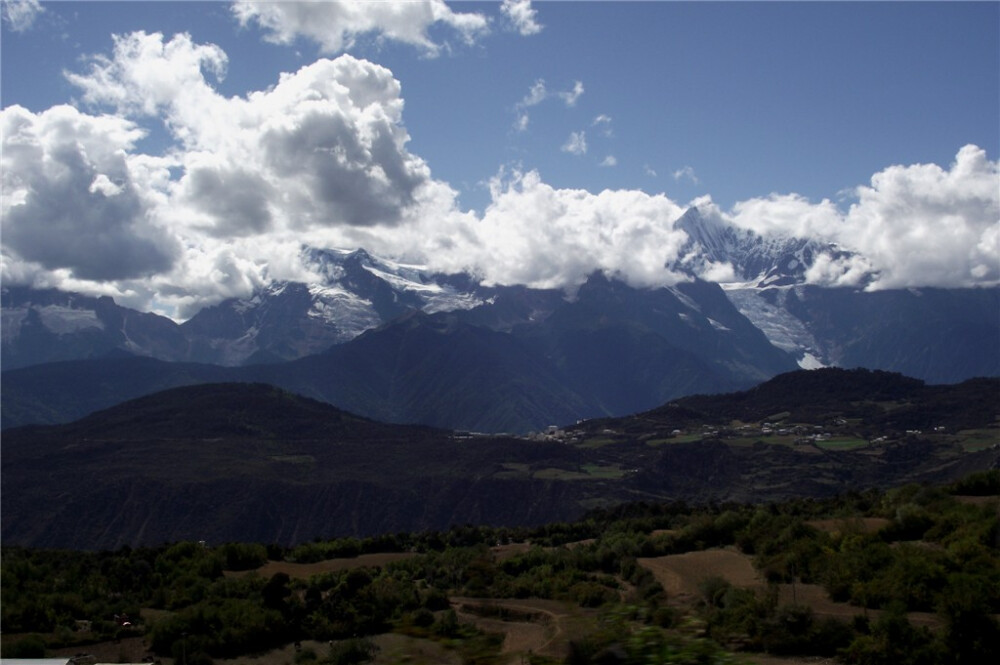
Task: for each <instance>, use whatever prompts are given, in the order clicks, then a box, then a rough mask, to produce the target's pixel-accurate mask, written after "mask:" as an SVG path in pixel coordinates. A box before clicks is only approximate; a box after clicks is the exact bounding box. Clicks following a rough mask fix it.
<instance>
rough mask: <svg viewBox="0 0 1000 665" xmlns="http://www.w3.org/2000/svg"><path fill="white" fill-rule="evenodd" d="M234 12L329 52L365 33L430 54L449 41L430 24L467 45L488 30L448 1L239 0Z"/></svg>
mask: <svg viewBox="0 0 1000 665" xmlns="http://www.w3.org/2000/svg"><path fill="white" fill-rule="evenodd" d="M232 12H233V14H234V15H235V16H236V18H237V19H238V20H239V22H240V24H241V25H243V26H247V25H249V24H250V23H256V24H257V25H259V26H260V27H261V28H262V29H263V30H264V32H265V34H266V38H267V39H268V40H269V41H272V42H275V43H278V44H291V43H294V42H295V40H296V39H297V38H299V37H303V38H306V39H309V40H311V41H313V42H316V43H317V44H319V46H320V48H322V49H323V52H324V53H328V54H335V53H340V52H341V51H346V50H348V49H350V48H352V47H353V46H354V44H355V41H356V40H357V38H358V37H359V36H361V35H369V34H370V35H374V36H375V37H376V38H377V39H378V40H391V41H397V42H402V43H404V44H410V45H411V46H414V47H416V48H418V49H420V50H421V51H423V52H424V53H425V54H426V55H429V56H435V55H438V54H439V53H440V51H441V50H442V49H443V48H446V45H442V44H440V43H437V42H435V41H434V40H432V39H431V37H430V36H429V34H428V30H429V29H430V28H431V26H433V25H436V24H442V25H446V26H448V27H450V28H451V29H453V30H454V31H455V32H456V33H457V34H458V35H459V36H460V38H461V39H462V41H463V42H465V43H466V44H471V43H473V42H474V41H475V40H476V38H477V37H479V36H480V35H484V34H486V33H487V32H488V31H489V27H488V21H487V19H486V17H485V16H483V15H482V14H476V13H456V12H453V11H452V10H451V8H449V7H448V5H446V4H445V3H444V0H423V1H399V2H392V1H388V0H380V1H378V2H357V1H355V0H343V1H341V0H326V1H324V2H257V1H256V0H236V2H233V4H232Z"/></svg>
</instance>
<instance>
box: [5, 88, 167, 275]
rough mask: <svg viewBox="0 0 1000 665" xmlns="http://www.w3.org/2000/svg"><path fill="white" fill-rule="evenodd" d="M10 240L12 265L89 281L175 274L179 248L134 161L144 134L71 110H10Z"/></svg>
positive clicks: (112, 120) (7, 202) (7, 201)
mask: <svg viewBox="0 0 1000 665" xmlns="http://www.w3.org/2000/svg"><path fill="white" fill-rule="evenodd" d="M0 127H2V132H0V134H2V136H3V157H2V165H3V168H2V171H3V199H2V211H3V240H4V252H5V254H6V256H5V259H8V260H5V262H4V263H5V264H7V263H8V262H9V260H10V259H13V258H15V257H16V258H17V259H19V260H21V261H26V262H31V263H35V264H37V265H38V266H40V267H42V268H44V269H47V270H53V271H54V270H63V271H65V272H66V274H68V275H71V276H75V277H77V278H81V279H90V280H97V281H106V280H115V279H126V278H132V277H138V276H142V275H149V274H153V273H156V272H160V271H163V270H167V269H169V268H170V267H171V266H172V265H173V263H174V261H175V259H176V256H177V253H178V250H179V247H178V246H177V243H176V242H174V240H173V239H172V238H171V237H170V236H169V235H168V234H167V233H166V231H164V230H163V229H162V228H160V227H158V226H157V225H156V224H154V223H151V222H150V215H151V205H150V201H149V200H147V199H146V198H145V197H144V195H143V192H142V191H140V188H139V187H137V186H136V183H135V182H134V178H133V175H132V173H131V169H130V166H129V159H128V153H129V152H130V151H131V150H132V149H133V148H134V145H135V142H136V141H137V140H139V139H140V138H141V137H142V136H143V132H142V131H141V130H140V129H138V128H137V127H136V126H135V125H134V124H133V123H131V122H129V121H127V120H124V119H122V118H117V117H113V116H106V115H104V116H88V115H85V114H82V113H80V112H79V111H77V110H76V109H75V108H73V107H70V106H56V107H53V108H50V109H48V110H47V111H44V112H42V113H39V114H35V113H32V112H31V111H28V110H27V109H24V108H22V107H20V106H12V107H8V108H6V109H4V110H3V111H2V112H0Z"/></svg>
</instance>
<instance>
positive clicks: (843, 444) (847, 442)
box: [816, 436, 868, 450]
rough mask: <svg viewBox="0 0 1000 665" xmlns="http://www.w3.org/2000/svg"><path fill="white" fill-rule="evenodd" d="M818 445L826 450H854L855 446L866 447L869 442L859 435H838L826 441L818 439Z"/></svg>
mask: <svg viewBox="0 0 1000 665" xmlns="http://www.w3.org/2000/svg"><path fill="white" fill-rule="evenodd" d="M816 445H817V446H819V447H820V448H823V449H824V450H853V449H855V448H864V447H865V446H867V445H868V442H867V441H865V440H864V439H859V438H857V437H851V436H837V437H833V438H831V439H827V440H826V441H817V442H816Z"/></svg>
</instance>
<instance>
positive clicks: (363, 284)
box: [181, 249, 482, 365]
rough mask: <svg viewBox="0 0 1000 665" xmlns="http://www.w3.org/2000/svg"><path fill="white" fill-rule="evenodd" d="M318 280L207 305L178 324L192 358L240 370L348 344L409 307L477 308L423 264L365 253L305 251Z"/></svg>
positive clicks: (473, 297) (474, 300)
mask: <svg viewBox="0 0 1000 665" xmlns="http://www.w3.org/2000/svg"><path fill="white" fill-rule="evenodd" d="M306 259H307V262H308V263H309V265H310V266H311V267H312V268H313V269H314V270H315V271H316V273H317V274H318V275H319V276H320V278H321V279H320V281H318V282H314V283H310V284H305V283H301V282H275V283H272V284H269V285H267V286H265V287H263V288H260V289H258V290H257V291H256V292H255V293H254V294H253V295H252V296H250V297H249V298H230V299H228V300H225V301H223V302H221V303H219V304H218V305H215V306H213V307H207V308H205V309H203V310H201V311H200V312H198V314H196V315H195V316H193V317H192V318H191V319H190V320H188V321H186V322H185V323H183V324H182V325H181V329H182V330H183V331H184V334H185V335H186V336H187V337H188V339H190V340H191V343H192V353H191V357H190V359H191V360H197V361H201V362H213V363H218V364H222V365H243V364H248V363H249V364H253V363H261V362H276V361H281V360H293V359H295V358H300V357H302V356H306V355H309V354H312V353H319V352H320V351H325V350H326V349H328V348H329V347H331V346H333V345H334V344H341V343H343V342H347V341H350V340H352V339H354V338H355V337H357V336H358V335H360V334H361V333H363V332H364V331H366V330H370V329H372V328H376V327H378V326H380V325H383V324H385V323H388V322H389V321H391V320H393V319H395V318H396V317H398V316H401V315H402V314H404V313H406V312H408V311H411V310H420V311H423V312H426V313H428V314H430V313H434V312H440V311H454V310H462V309H469V308H472V307H475V306H477V305H480V304H482V299H481V298H479V297H478V296H477V294H476V293H475V292H466V291H462V290H460V289H458V288H456V287H455V286H454V285H453V284H450V283H448V282H447V281H446V279H445V278H443V277H442V276H434V275H431V274H430V273H429V272H428V271H426V270H425V269H423V268H422V267H421V266H414V265H407V264H401V263H395V262H392V261H388V260H385V259H380V258H377V257H374V256H372V255H371V254H369V253H368V252H366V251H365V250H363V249H358V250H355V251H343V250H318V249H310V250H306Z"/></svg>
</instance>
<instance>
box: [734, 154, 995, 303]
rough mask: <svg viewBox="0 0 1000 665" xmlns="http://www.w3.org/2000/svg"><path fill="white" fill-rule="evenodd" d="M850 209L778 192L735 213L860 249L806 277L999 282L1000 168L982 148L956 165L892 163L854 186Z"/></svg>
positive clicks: (742, 219)
mask: <svg viewBox="0 0 1000 665" xmlns="http://www.w3.org/2000/svg"><path fill="white" fill-rule="evenodd" d="M855 193H856V196H857V199H858V200H857V202H856V203H854V204H852V205H851V206H850V208H849V209H848V211H847V212H846V213H844V212H842V211H840V210H839V209H838V208H837V207H836V206H835V205H834V204H833V203H831V202H830V201H828V200H825V199H824V200H823V201H821V202H820V203H811V202H810V201H808V200H807V199H805V198H803V197H801V196H797V195H794V194H792V195H783V196H779V195H774V194H772V195H771V196H770V197H767V198H758V199H751V200H749V201H743V202H740V203H738V204H736V206H734V209H733V215H732V216H731V219H732V221H733V222H734V223H736V224H737V225H739V226H742V227H745V228H752V229H754V230H756V231H758V232H760V233H774V234H780V235H794V236H800V237H811V238H817V239H820V240H824V241H826V242H831V243H835V244H837V245H839V246H841V247H842V248H844V249H846V250H849V251H851V252H854V253H855V254H856V255H855V256H854V257H851V258H844V257H831V256H826V257H822V258H821V260H820V261H818V262H817V264H816V265H815V266H813V270H812V271H810V274H809V277H810V279H812V280H813V281H815V282H817V283H823V284H833V285H845V284H853V285H861V284H865V283H866V282H868V281H869V280H870V283H868V284H867V288H869V289H890V288H905V287H919V286H940V287H967V286H974V285H988V284H997V283H1000V247H998V244H997V239H998V225H1000V169H998V163H997V162H995V161H994V162H991V161H989V160H988V159H987V158H986V152H985V151H984V150H982V149H981V148H978V147H976V146H971V145H968V146H965V147H963V148H962V149H961V150H959V151H958V154H957V155H956V157H955V161H954V163H953V164H952V165H951V167H950V169H947V170H946V169H943V168H941V167H940V166H938V165H936V164H914V165H909V166H890V167H889V168H886V169H884V170H882V171H880V172H878V173H876V174H875V175H873V176H872V178H871V184H870V185H866V186H861V187H858V188H857V189H856V192H855Z"/></svg>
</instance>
